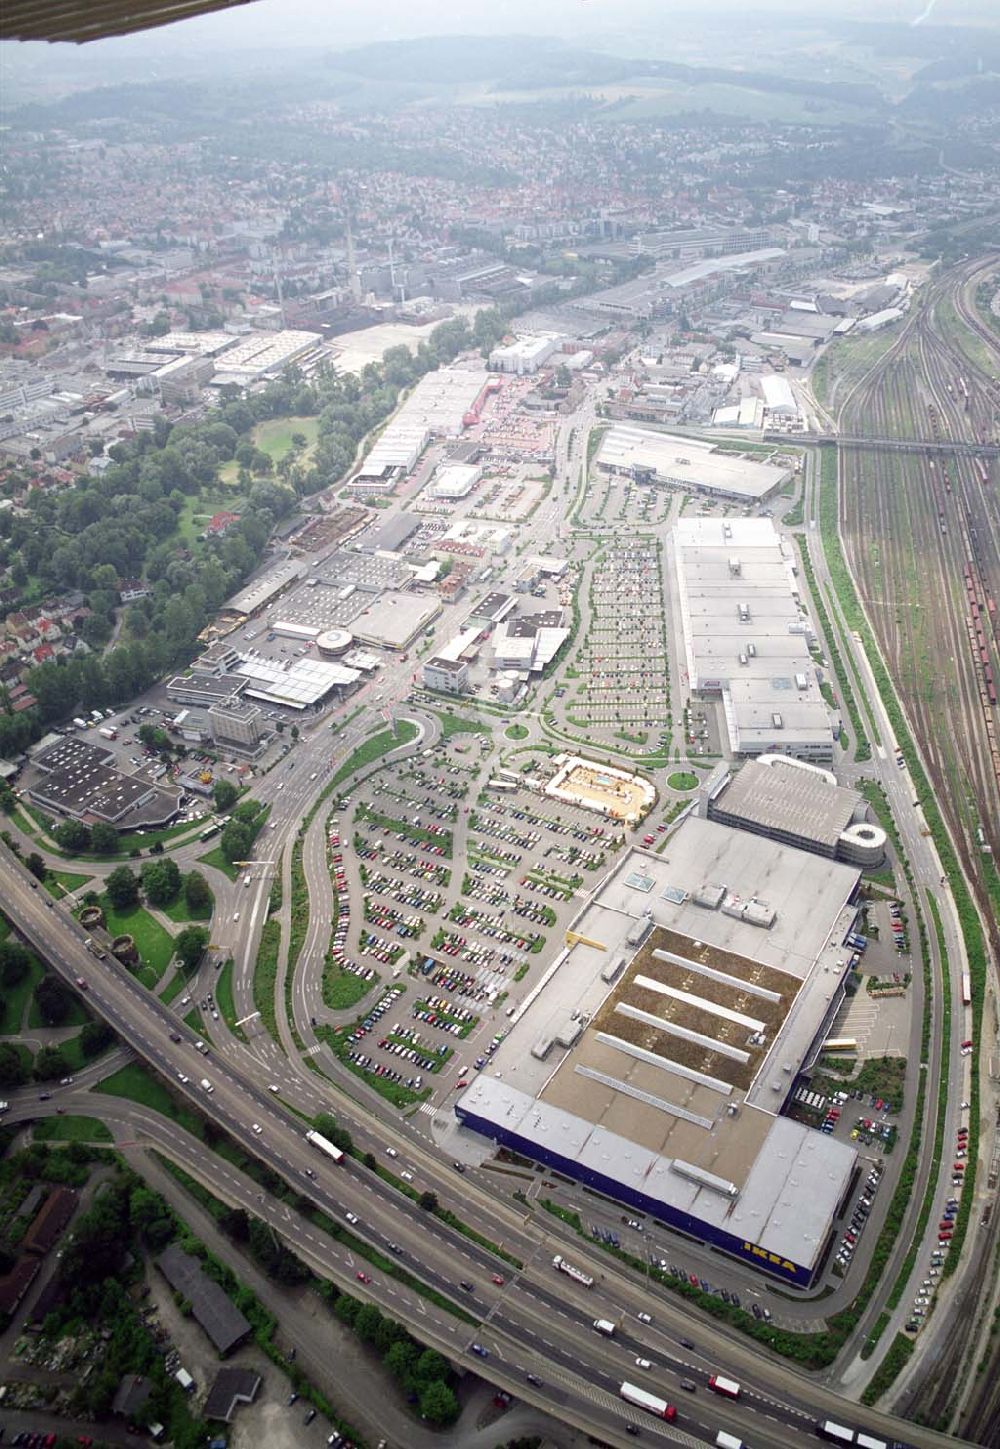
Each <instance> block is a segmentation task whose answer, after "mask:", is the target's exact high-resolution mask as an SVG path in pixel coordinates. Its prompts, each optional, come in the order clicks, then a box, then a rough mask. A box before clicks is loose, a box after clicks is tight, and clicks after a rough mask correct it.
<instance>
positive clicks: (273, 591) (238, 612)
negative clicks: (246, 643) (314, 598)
mask: <svg viewBox="0 0 1000 1449" xmlns="http://www.w3.org/2000/svg"><path fill="white" fill-rule="evenodd" d="M305 571H306V566H305V563H304V562H302V561H301V560H299V561H297V560H295V559H283V560H282V561H281V562H280V563H276V564H273V565H272V567H271V568H269V569H267V570H266V571H265V572H264V573H262V574H260V575H259V576H258V577H257V578H255V579H253V580H251V582H250V583H249V584H246V585H245V586H244V587H243V588H242V589H240V590H239V592H238V593H235V594H233V596H232V598H230V599H227V600H226V602H225V603H224V604H223V606H222V608H221V609H220V610H219V612H220V614H221V615H222V616H223V618H225V617H227V616H228V617H229V619H230V621H231V622H232V623H234V625H237V624H241V623H244V622H245V621H246V620H247V619H249V618H251V617H252V616H253V615H254V614H258V613H259V612H260V611H261V609H265V608H267V606H268V604H272V603H273V602H274V600H275V599H276V598H278V596H279V595H280V594H283V593H284V592H285V590H286V589H288V588H291V586H292V584H294V583H295V582H296V580H297V579H300V578H302V576H303V574H304V573H305Z"/></svg>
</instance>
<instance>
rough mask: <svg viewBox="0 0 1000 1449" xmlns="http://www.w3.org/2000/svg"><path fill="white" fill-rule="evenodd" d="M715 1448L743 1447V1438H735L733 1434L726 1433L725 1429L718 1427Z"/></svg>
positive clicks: (737, 1448) (740, 1448) (734, 1448)
mask: <svg viewBox="0 0 1000 1449" xmlns="http://www.w3.org/2000/svg"><path fill="white" fill-rule="evenodd" d="M715 1443H716V1445H717V1449H743V1440H742V1439H737V1437H736V1435H735V1434H728V1433H727V1432H726V1430H725V1429H720V1430H719V1432H718V1433H717V1434H716V1436H715Z"/></svg>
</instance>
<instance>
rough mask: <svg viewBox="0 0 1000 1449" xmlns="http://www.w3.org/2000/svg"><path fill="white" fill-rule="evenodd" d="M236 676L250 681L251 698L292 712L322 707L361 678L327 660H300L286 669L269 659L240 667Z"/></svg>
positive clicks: (344, 667)
mask: <svg viewBox="0 0 1000 1449" xmlns="http://www.w3.org/2000/svg"><path fill="white" fill-rule="evenodd" d="M237 673H238V674H241V675H243V676H244V677H245V678H246V679H247V680H248V681H249V682H248V684H247V689H246V693H247V694H248V695H249V696H250V697H251V698H253V699H263V700H266V701H267V702H268V703H270V704H284V705H288V706H289V707H290V708H291V709H306V708H307V707H308V706H310V705H314V704H319V703H320V701H321V700H324V699H325V698H326V696H327V695H328V694H329V693H330V692H331V690H333V689H337V688H344V687H346V686H347V685H349V684H354V683H356V682H357V680H358V679H360V677H361V676H360V674H359V672H358V670H357V669H348V668H347V667H346V666H345V665H343V664H331V663H329V662H328V661H327V660H325V659H297V660H296V661H295V663H294V664H293V665H291V667H290V668H287V669H286V668H285V667H284V666H283V665H281V664H273V663H271V661H270V660H267V659H253V660H248V661H246V662H245V663H243V664H240V665H239V666H238V668H237Z"/></svg>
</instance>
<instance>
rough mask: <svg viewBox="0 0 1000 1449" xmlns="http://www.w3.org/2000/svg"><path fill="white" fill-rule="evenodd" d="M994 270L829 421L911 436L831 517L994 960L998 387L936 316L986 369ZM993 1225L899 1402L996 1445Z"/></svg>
mask: <svg viewBox="0 0 1000 1449" xmlns="http://www.w3.org/2000/svg"><path fill="white" fill-rule="evenodd" d="M996 265H997V262H996V259H991V261H990V262H988V263H985V264H984V263H983V262H982V261H977V262H970V263H966V264H964V265H963V266H962V267H961V268H959V269H957V270H956V271H955V272H953V273H951V274H949V276H948V277H946V278H943V279H942V280H941V281H940V282H939V283H938V284H937V285H936V287H935V290H934V291H932V292H931V294H930V296H929V297H928V298H927V300H926V301H925V303H924V305H923V306H922V307H921V308H920V309H919V310H915V311H914V313H913V314H911V317H910V319H909V321H908V323H907V324H906V326H905V327H904V328H903V330H902V332H901V334H900V336H899V337H898V338H897V339H896V341H895V342H894V343H893V345H892V347H891V348H890V349H889V351H888V352H887V353H886V354H885V355H884V356H883V358H882V360H881V362H880V363H879V364H878V365H877V366H876V367H875V368H874V369H873V370H872V372H871V373H870V374H869V375H868V376H867V377H866V378H864V379H862V381H861V383H860V384H859V385H858V386H857V387H856V388H855V390H854V392H853V393H852V394H851V396H850V397H849V398H848V400H847V403H846V404H845V407H844V408H843V409H842V411H841V415H840V419H839V422H840V427H841V434H842V436H843V435H844V434H847V435H848V436H852V437H853V436H854V435H857V434H859V433H863V434H866V435H868V436H870V437H871V438H872V439H873V440H878V439H889V440H892V439H895V438H899V437H901V436H902V437H903V438H909V439H910V440H911V441H914V442H915V441H917V440H918V439H920V438H921V437H922V438H923V439H924V446H923V447H922V448H919V447H918V448H916V449H915V450H908V451H906V452H903V451H901V450H899V449H895V450H892V449H889V448H886V447H879V446H878V443H877V442H876V443H875V445H874V446H870V447H867V448H866V446H865V444H864V443H858V444H853V445H850V446H847V447H843V446H842V449H841V490H840V509H841V516H840V524H841V531H842V537H843V539H844V544H845V548H846V549H847V551H848V555H849V557H850V560H851V566H852V571H853V573H854V576H855V578H856V579H857V580H858V584H859V588H860V589H861V591H862V596H863V598H864V601H865V605H866V609H867V611H868V614H869V617H870V618H871V620H872V624H873V627H874V629H875V632H876V634H877V636H878V638H879V642H880V645H881V647H882V649H883V650H884V652H885V656H886V659H887V661H888V662H889V666H890V669H891V670H892V672H893V676H894V678H895V680H896V683H897V687H898V689H899V692H900V694H901V696H902V698H903V702H904V704H905V707H906V709H907V713H908V714H909V716H910V719H911V721H912V722H913V725H914V727H915V729H916V731H917V734H918V737H919V739H920V742H921V746H922V749H923V752H924V756H925V759H926V762H927V767H928V773H929V776H930V779H931V783H932V786H933V788H934V791H935V795H936V797H937V800H938V803H939V805H940V807H941V810H942V813H943V814H944V815H945V818H946V819H947V822H948V826H949V829H950V831H951V834H952V838H953V839H954V841H955V844H956V848H957V849H958V851H959V855H960V857H961V860H962V865H963V868H964V870H965V872H966V874H967V876H968V878H969V880H970V881H971V882H972V885H973V890H974V892H975V896H976V900H977V904H978V905H979V907H980V911H981V915H982V918H983V921H984V925H985V926H986V930H987V936H988V939H989V941H990V944H991V946H992V950H993V955H994V959H997V956H998V954H1000V927H998V922H997V921H996V919H995V913H994V912H993V911H992V910H991V908H990V901H989V895H988V888H987V882H986V874H985V871H984V855H983V846H984V844H985V845H988V846H989V847H991V848H992V850H993V851H994V852H998V851H1000V748H998V743H1000V742H998V728H1000V716H998V713H997V703H996V687H997V682H998V674H997V670H998V665H1000V619H998V617H997V606H996V601H997V599H998V595H1000V502H998V490H1000V482H998V475H1000V467H998V465H997V464H996V463H995V462H994V461H993V458H992V456H991V453H992V448H993V447H994V446H995V444H996V441H997V419H998V416H1000V383H998V380H997V377H996V375H995V374H994V372H991V371H990V370H989V369H988V368H986V367H983V366H980V365H978V364H977V363H976V362H975V361H974V360H973V359H970V357H969V356H968V355H967V354H966V353H965V352H964V351H962V350H961V348H960V347H959V346H958V344H957V343H956V342H955V341H954V340H952V338H951V335H950V333H951V332H952V331H953V329H954V321H953V318H952V317H949V316H947V315H945V313H946V304H949V303H950V305H951V307H952V308H953V309H954V316H957V317H958V318H959V320H960V322H961V323H962V325H966V326H968V327H969V328H970V330H971V331H972V332H974V333H975V335H976V336H977V337H978V338H979V339H980V340H981V341H982V342H983V343H984V345H985V346H987V347H988V348H989V352H988V353H987V354H986V355H987V356H988V357H989V356H994V357H996V360H997V366H996V370H995V371H996V372H997V373H1000V343H998V339H997V337H996V336H994V335H993V334H992V333H991V332H990V330H989V329H988V328H986V327H985V326H984V325H983V324H982V323H980V322H979V319H978V318H976V317H975V316H974V315H973V313H974V306H973V304H972V303H971V302H970V300H969V294H970V292H971V291H972V290H974V288H975V287H976V285H977V283H978V281H979V279H980V278H981V277H982V276H983V275H984V274H985V273H986V272H987V271H991V270H993V269H995V267H996ZM928 433H929V434H930V436H929V438H928V437H927V434H928ZM914 452H916V454H917V456H914ZM989 868H991V867H989ZM998 1216H1000V1214H997V1215H995V1217H998ZM998 1233H1000V1223H998V1222H997V1221H993V1222H989V1223H986V1224H977V1225H976V1226H972V1227H971V1229H970V1238H971V1242H972V1253H973V1262H972V1267H971V1269H970V1270H969V1271H967V1272H965V1273H964V1274H963V1278H962V1286H961V1289H960V1290H959V1292H958V1294H957V1296H956V1299H955V1301H954V1303H953V1304H952V1305H951V1307H950V1308H949V1310H948V1315H949V1316H948V1320H947V1323H946V1324H945V1326H944V1327H942V1328H940V1329H939V1332H938V1334H937V1335H936V1337H935V1341H934V1343H933V1345H932V1346H931V1347H930V1348H929V1350H928V1352H927V1357H926V1359H925V1361H924V1363H923V1364H922V1368H923V1370H924V1371H923V1373H922V1374H921V1376H920V1378H919V1380H917V1381H915V1383H914V1385H913V1387H912V1388H911V1389H910V1390H909V1391H908V1393H907V1394H906V1395H905V1396H904V1397H903V1398H902V1399H901V1402H900V1408H901V1409H902V1411H903V1412H905V1413H906V1414H907V1415H908V1416H909V1417H913V1418H915V1419H916V1420H917V1421H918V1422H923V1423H928V1424H936V1425H941V1426H947V1425H948V1424H949V1423H950V1422H951V1420H952V1418H953V1415H954V1411H955V1406H956V1404H957V1403H958V1402H959V1398H960V1396H961V1394H963V1393H966V1392H968V1393H969V1394H970V1401H969V1404H968V1412H967V1414H966V1415H964V1416H963V1417H962V1419H960V1420H959V1432H960V1433H962V1434H963V1436H964V1435H968V1436H970V1437H971V1438H973V1439H974V1440H975V1441H976V1442H981V1443H984V1444H989V1443H1000V1349H998V1350H997V1351H996V1352H995V1353H994V1355H993V1362H992V1365H991V1367H992V1368H993V1370H994V1371H993V1373H992V1374H988V1375H985V1376H984V1377H983V1378H982V1379H978V1380H974V1379H972V1377H971V1375H972V1374H973V1373H974V1367H975V1366H974V1364H972V1363H971V1357H972V1354H973V1353H974V1351H975V1349H976V1334H977V1332H978V1330H979V1327H981V1320H980V1317H979V1313H980V1307H981V1299H980V1295H981V1294H982V1290H983V1284H984V1283H987V1282H988V1281H989V1272H990V1268H991V1266H992V1265H993V1263H994V1252H995V1246H996V1242H997V1235H998Z"/></svg>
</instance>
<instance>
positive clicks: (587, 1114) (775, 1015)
mask: <svg viewBox="0 0 1000 1449" xmlns="http://www.w3.org/2000/svg"><path fill="white" fill-rule="evenodd" d="M858 881H859V873H858V871H857V870H856V869H854V868H852V867H849V866H847V865H842V864H840V863H838V862H834V861H830V860H827V859H823V858H821V857H819V856H818V855H815V854H811V853H808V852H805V851H801V850H796V849H795V848H794V847H792V846H789V845H785V844H782V843H780V842H776V841H771V840H766V839H761V838H759V837H757V836H753V835H751V834H749V833H747V832H745V831H740V830H731V829H729V828H728V827H726V826H722V825H719V824H716V823H715V822H713V821H710V820H704V819H701V818H699V817H697V816H690V817H688V818H687V819H686V820H685V821H684V822H683V823H682V824H681V825H680V826H679V827H678V828H677V829H676V830H675V831H674V833H673V834H672V835H671V836H669V837H668V840H667V846H666V849H665V851H664V853H663V854H662V855H657V854H653V853H650V852H644V851H629V852H627V853H626V854H625V856H624V859H622V860H621V861H620V862H619V864H618V865H617V866H616V868H615V869H614V870H613V872H612V873H611V874H610V875H609V876H608V878H607V879H606V880H605V882H604V883H603V885H602V886H601V887H599V889H598V890H597V891H596V892H595V893H594V894H593V896H592V897H591V898H590V899H589V900H588V901H587V902H586V904H585V905H584V906H583V908H582V909H581V911H580V913H579V915H578V916H577V917H576V919H575V920H574V921H573V922H572V924H571V927H570V929H569V930H568V931H567V933H566V949H565V950H563V951H562V952H561V953H560V955H559V956H558V957H557V958H556V960H555V961H554V962H553V963H552V964H551V965H550V967H549V968H548V970H547V971H546V972H545V973H544V975H543V977H542V979H541V980H540V981H539V982H538V984H537V986H536V987H535V989H534V990H533V991H532V992H531V993H530V995H529V996H528V998H527V999H526V1000H525V1002H524V1003H523V1004H522V1005H521V1006H520V1007H519V1008H518V1009H517V1011H516V1012H515V1014H514V1016H513V1018H512V1024H511V1028H510V1031H509V1033H508V1035H507V1037H506V1039H505V1040H504V1041H503V1043H502V1045H501V1046H500V1048H499V1049H498V1050H497V1052H496V1053H495V1055H494V1056H493V1058H492V1060H491V1062H490V1065H489V1067H488V1068H487V1069H486V1070H485V1071H483V1072H482V1073H481V1075H480V1076H479V1077H478V1078H477V1079H476V1080H475V1081H474V1082H473V1083H471V1084H470V1086H469V1087H468V1089H467V1090H466V1091H465V1092H463V1094H462V1095H461V1096H460V1097H459V1099H458V1101H457V1103H456V1107H455V1112H456V1115H457V1116H458V1118H459V1120H460V1122H461V1123H462V1124H463V1125H464V1126H466V1127H468V1128H470V1129H471V1130H473V1131H475V1132H477V1133H480V1134H482V1135H484V1136H486V1137H488V1138H489V1139H490V1140H491V1141H493V1142H494V1143H496V1144H497V1146H499V1147H504V1148H507V1149H509V1150H511V1151H514V1152H518V1153H522V1154H523V1155H525V1156H527V1157H530V1158H533V1159H535V1160H536V1161H540V1162H542V1163H544V1165H545V1166H546V1167H547V1168H549V1169H552V1170H555V1171H558V1172H562V1173H564V1174H565V1175H566V1176H568V1177H571V1178H573V1179H574V1180H575V1181H577V1182H580V1183H582V1184H584V1185H585V1186H587V1187H588V1188H590V1189H592V1190H593V1191H596V1192H599V1193H603V1194H605V1195H607V1196H609V1197H612V1198H614V1199H616V1200H618V1201H620V1202H622V1203H624V1204H626V1205H627V1206H628V1207H629V1208H631V1209H632V1210H633V1211H638V1212H644V1213H648V1214H650V1216H652V1217H654V1218H655V1219H656V1220H658V1221H659V1222H662V1223H665V1224H667V1225H668V1226H670V1227H673V1228H676V1229H677V1230H678V1231H680V1232H683V1233H686V1234H688V1235H690V1236H691V1237H695V1238H698V1239H700V1240H702V1241H704V1242H706V1243H708V1244H710V1245H711V1246H712V1247H715V1248H717V1249H719V1250H721V1251H722V1252H724V1253H727V1254H729V1255H731V1256H733V1257H736V1258H738V1259H741V1260H742V1261H744V1262H747V1263H750V1264H752V1265H753V1266H756V1267H759V1268H761V1269H762V1270H763V1271H764V1272H766V1273H768V1274H770V1275H772V1276H773V1277H775V1278H777V1279H780V1280H783V1281H785V1282H787V1283H792V1284H798V1285H801V1286H807V1285H809V1284H811V1283H812V1282H813V1281H814V1280H815V1278H816V1276H817V1274H818V1272H819V1271H820V1268H821V1266H822V1264H823V1261H824V1257H825V1255H826V1252H827V1249H828V1247H829V1245H830V1244H831V1242H832V1241H833V1223H834V1219H835V1217H836V1215H837V1213H838V1211H839V1210H840V1208H841V1207H842V1205H843V1203H844V1202H845V1200H846V1199H847V1197H848V1194H849V1192H850V1190H851V1187H852V1184H853V1181H854V1179H855V1176H856V1164H857V1154H856V1152H855V1150H854V1149H853V1148H852V1147H850V1146H849V1145H847V1144H845V1143H842V1142H837V1141H834V1140H833V1139H832V1138H831V1137H829V1136H827V1135H824V1134H822V1133H820V1132H817V1131H814V1130H813V1129H811V1128H809V1127H806V1126H804V1125H802V1124H801V1123H799V1122H794V1121H792V1120H791V1119H790V1118H788V1117H785V1116H783V1115H782V1111H783V1109H784V1108H785V1107H786V1105H787V1104H788V1103H789V1102H790V1101H791V1099H792V1096H793V1093H794V1091H795V1087H796V1081H797V1078H798V1077H799V1074H800V1072H801V1071H802V1070H804V1069H808V1068H810V1067H811V1065H812V1063H813V1061H814V1060H815V1058H816V1056H817V1055H818V1053H819V1051H820V1050H821V1049H822V1044H823V1042H824V1041H825V1039H826V1036H827V1034H828V1031H829V1027H830V1025H831V1024H832V1022H833V1021H834V1019H835V1016H836V1013H837V1011H838V1009H839V1007H840V1005H841V1003H842V1000H843V995H844V983H845V979H846V976H847V974H848V972H849V970H850V965H849V959H850V951H849V950H846V949H845V948H844V946H843V944H842V943H843V942H844V940H845V939H846V937H847V935H848V934H849V933H850V931H851V930H852V929H853V926H854V923H855V920H856V916H857V902H856V896H857V886H858Z"/></svg>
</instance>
